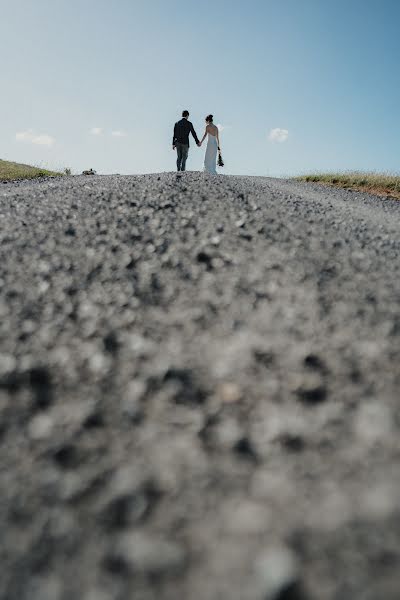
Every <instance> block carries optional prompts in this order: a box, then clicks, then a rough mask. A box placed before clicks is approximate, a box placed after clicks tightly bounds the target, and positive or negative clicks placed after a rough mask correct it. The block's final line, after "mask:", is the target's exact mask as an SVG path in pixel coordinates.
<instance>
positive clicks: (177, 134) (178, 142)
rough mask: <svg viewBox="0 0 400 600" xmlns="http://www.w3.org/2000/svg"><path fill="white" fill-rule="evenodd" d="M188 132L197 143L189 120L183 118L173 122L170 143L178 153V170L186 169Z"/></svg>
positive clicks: (197, 140)
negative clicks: (172, 133)
mask: <svg viewBox="0 0 400 600" xmlns="http://www.w3.org/2000/svg"><path fill="white" fill-rule="evenodd" d="M190 133H191V134H192V136H193V137H194V139H195V141H196V144H199V138H198V137H197V135H196V132H195V130H194V127H193V125H192V123H191V122H190V121H188V120H187V119H185V118H183V119H181V120H180V121H178V122H177V123H175V127H174V135H173V138H172V145H173V146H175V147H176V150H177V153H178V159H177V161H176V166H177V168H178V171H185V170H186V160H187V157H188V154H189V134H190Z"/></svg>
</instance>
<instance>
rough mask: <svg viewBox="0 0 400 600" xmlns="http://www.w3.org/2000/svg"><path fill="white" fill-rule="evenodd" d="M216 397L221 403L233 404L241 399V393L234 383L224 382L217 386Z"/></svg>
mask: <svg viewBox="0 0 400 600" xmlns="http://www.w3.org/2000/svg"><path fill="white" fill-rule="evenodd" d="M217 396H218V398H219V399H220V400H221V402H223V403H226V404H233V403H235V402H239V400H240V399H241V398H242V392H241V389H240V387H239V386H238V385H237V384H236V383H230V382H225V383H221V384H220V385H219V386H218V389H217Z"/></svg>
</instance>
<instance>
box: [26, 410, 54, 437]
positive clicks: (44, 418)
mask: <svg viewBox="0 0 400 600" xmlns="http://www.w3.org/2000/svg"><path fill="white" fill-rule="evenodd" d="M53 426H54V423H53V419H52V418H51V417H49V416H48V415H37V416H36V417H34V418H33V419H32V421H31V422H30V424H29V435H30V437H31V438H32V439H33V440H44V439H46V438H48V437H49V436H50V435H51V433H52V431H53Z"/></svg>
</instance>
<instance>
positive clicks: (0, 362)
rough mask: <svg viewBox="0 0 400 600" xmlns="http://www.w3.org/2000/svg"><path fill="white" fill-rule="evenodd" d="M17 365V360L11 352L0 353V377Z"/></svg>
mask: <svg viewBox="0 0 400 600" xmlns="http://www.w3.org/2000/svg"><path fill="white" fill-rule="evenodd" d="M16 366H17V361H16V360H15V358H14V356H11V354H0V377H4V376H7V375H9V374H10V373H12V372H13V371H14V370H15V368H16Z"/></svg>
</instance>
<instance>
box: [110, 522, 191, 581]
mask: <svg viewBox="0 0 400 600" xmlns="http://www.w3.org/2000/svg"><path fill="white" fill-rule="evenodd" d="M106 562H107V563H108V564H109V565H110V566H111V567H113V566H114V567H115V566H117V567H118V570H120V571H122V572H123V571H128V572H132V573H139V574H142V575H147V576H166V575H174V574H177V573H180V572H181V571H182V570H183V569H184V567H185V564H186V551H185V549H184V548H183V546H181V545H180V544H178V543H176V542H173V541H169V540H165V539H163V538H160V537H157V536H151V535H147V534H145V533H141V532H134V533H126V534H123V535H122V536H121V537H120V539H119V540H118V542H117V545H116V548H115V550H114V552H112V554H111V556H109V557H107V559H106Z"/></svg>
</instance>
